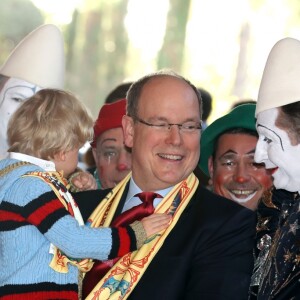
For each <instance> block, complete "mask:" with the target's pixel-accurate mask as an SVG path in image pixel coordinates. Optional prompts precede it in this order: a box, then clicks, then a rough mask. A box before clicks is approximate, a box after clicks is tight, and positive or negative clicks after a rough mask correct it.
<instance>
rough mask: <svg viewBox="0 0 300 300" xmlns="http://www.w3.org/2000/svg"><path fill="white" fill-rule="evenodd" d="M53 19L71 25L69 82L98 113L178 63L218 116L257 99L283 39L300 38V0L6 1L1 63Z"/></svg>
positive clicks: (0, 9)
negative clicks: (118, 91)
mask: <svg viewBox="0 0 300 300" xmlns="http://www.w3.org/2000/svg"><path fill="white" fill-rule="evenodd" d="M45 23H53V24H56V25H57V26H59V28H60V29H61V30H62V31H63V34H64V37H65V53H66V62H67V76H66V83H65V87H66V89H68V90H70V91H72V92H74V93H75V94H76V95H77V96H79V97H80V99H82V101H83V102H84V103H85V104H86V105H87V106H88V107H89V109H90V111H91V112H92V114H93V115H94V117H95V118H96V116H97V114H98V111H99V108H100V107H101V105H102V104H103V101H104V98H105V97H106V95H107V94H108V93H109V92H110V91H111V90H112V89H113V88H115V86H116V85H118V84H120V83H121V82H124V81H131V80H135V79H137V78H139V77H140V76H142V75H144V74H145V73H148V72H152V71H155V70H158V69H161V68H170V69H173V70H175V71H177V72H178V73H180V74H182V75H183V76H185V77H187V78H188V79H190V80H191V81H192V82H193V83H194V84H195V85H196V86H198V87H202V88H205V89H206V90H208V91H209V92H210V93H211V94H212V96H213V99H214V103H213V113H212V115H211V117H210V119H209V120H210V121H212V120H214V119H215V118H217V117H219V116H221V115H222V114H224V113H226V112H227V110H228V109H229V108H230V106H231V105H232V104H233V103H234V102H235V101H237V100H238V99H241V98H252V99H255V98H256V96H257V91H258V87H259V82H260V79H261V75H262V72H263V68H264V65H265V62H266V59H267V55H268V53H269V51H270V49H271V47H272V46H273V45H274V44H275V42H277V41H278V40H279V39H281V38H283V37H286V36H291V37H294V38H298V39H300V1H298V0H227V1H223V0H151V1H150V0H70V1H67V0H60V1H57V0H32V1H30V0H1V1H0V64H2V63H3V62H4V61H5V59H6V58H7V56H8V55H9V53H10V51H11V50H12V49H13V48H14V47H15V46H16V44H17V43H18V42H19V41H20V40H21V39H22V38H23V37H24V36H26V35H27V34H28V33H29V32H31V31H32V30H33V29H35V28H36V27H37V26H39V25H41V24H45Z"/></svg>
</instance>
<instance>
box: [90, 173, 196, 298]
mask: <svg viewBox="0 0 300 300" xmlns="http://www.w3.org/2000/svg"><path fill="white" fill-rule="evenodd" d="M130 177H131V174H129V175H128V176H127V177H126V178H124V179H123V181H121V182H120V183H119V184H118V185H117V186H116V187H115V188H114V189H113V190H112V191H111V192H110V193H109V194H108V195H107V196H106V197H105V200H103V201H102V202H101V203H100V204H99V205H98V207H97V208H96V209H95V211H94V212H93V213H92V215H91V217H90V222H91V226H92V227H98V226H109V225H110V223H111V221H112V218H113V216H114V213H115V211H116V208H117V206H118V203H119V201H120V199H121V196H122V194H123V192H124V189H125V186H126V184H127V182H128V181H129V179H130ZM198 184H199V181H198V179H197V178H196V176H195V175H194V174H191V175H190V176H189V177H188V178H187V179H186V180H183V181H182V182H180V183H178V184H177V185H176V186H174V188H173V189H172V190H171V191H170V192H169V193H168V194H167V195H166V197H165V198H164V199H163V200H162V201H161V203H160V204H159V205H158V206H157V208H156V209H155V213H169V214H172V215H173V218H172V220H171V221H170V224H169V226H168V227H167V228H166V229H165V230H163V231H162V232H160V233H159V234H156V235H154V236H152V237H150V238H149V239H148V240H147V241H145V243H144V245H143V246H142V247H141V248H140V249H139V250H136V251H133V252H130V253H128V254H126V255H124V256H123V257H122V258H120V260H119V261H118V262H117V263H116V264H115V265H114V266H113V267H112V268H111V269H110V270H109V271H108V272H107V274H106V275H105V276H104V278H102V280H100V281H99V283H98V284H97V285H96V286H95V288H94V289H93V290H92V292H91V293H90V294H89V295H88V297H87V298H86V299H87V300H96V299H99V300H106V299H110V300H113V299H118V300H121V299H127V297H128V296H129V295H130V293H131V292H132V290H133V289H134V287H135V286H136V284H137V283H138V282H139V280H140V279H141V277H142V276H143V274H144V272H145V271H146V269H147V267H148V266H149V264H150V263H151V261H152V259H153V258H154V257H155V255H156V253H157V252H158V251H159V249H160V248H161V246H162V245H163V243H164V241H165V239H166V238H167V236H168V234H169V233H170V232H171V231H172V229H173V227H174V226H175V225H176V223H177V221H178V219H179V217H180V215H181V213H182V212H183V211H184V209H185V207H186V206H187V204H188V203H189V201H190V199H191V198H192V196H193V195H194V193H195V190H196V189H197V186H198Z"/></svg>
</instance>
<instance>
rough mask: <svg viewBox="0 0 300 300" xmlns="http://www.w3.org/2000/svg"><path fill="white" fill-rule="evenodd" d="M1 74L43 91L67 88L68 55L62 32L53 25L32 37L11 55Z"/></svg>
mask: <svg viewBox="0 0 300 300" xmlns="http://www.w3.org/2000/svg"><path fill="white" fill-rule="evenodd" d="M0 74H3V75H6V76H8V77H15V78H18V79H22V80H25V81H27V82H30V83H33V84H35V85H38V86H39V87H42V88H58V89H61V88H63V87H64V77H65V55H64V40H63V36H62V33H61V31H60V30H59V29H58V28H57V27H56V26H55V25H52V24H46V25H42V26H40V27H38V28H37V29H35V30H34V31H32V32H31V33H29V34H28V35H27V36H26V37H25V38H24V39H23V40H22V41H21V42H20V43H19V44H18V45H17V46H16V47H15V48H14V50H13V51H12V53H11V54H10V56H9V57H8V59H7V60H6V62H5V63H4V64H3V66H2V67H1V69H0Z"/></svg>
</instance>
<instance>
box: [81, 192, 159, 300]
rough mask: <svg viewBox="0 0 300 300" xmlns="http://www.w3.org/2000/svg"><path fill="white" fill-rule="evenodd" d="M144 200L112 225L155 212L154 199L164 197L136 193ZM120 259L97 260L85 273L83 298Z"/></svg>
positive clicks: (131, 220) (118, 225)
mask: <svg viewBox="0 0 300 300" xmlns="http://www.w3.org/2000/svg"><path fill="white" fill-rule="evenodd" d="M135 197H139V198H140V199H141V201H142V203H141V204H139V205H137V206H134V207H132V208H130V209H129V210H127V211H125V212H123V213H122V214H120V215H119V216H117V217H116V218H115V220H114V221H113V222H112V223H111V225H110V226H111V227H120V226H125V225H129V224H131V223H133V222H134V221H137V220H138V221H139V220H141V219H143V218H144V217H147V216H149V215H151V214H152V213H153V212H154V206H153V200H154V199H155V198H162V196H161V195H159V194H157V193H153V192H142V193H139V194H136V195H135ZM118 260H119V257H117V258H115V259H113V260H109V261H104V262H103V261H99V260H95V262H94V265H93V267H92V269H91V270H90V271H89V272H87V273H86V274H85V277H84V279H83V283H82V298H83V299H85V298H86V297H87V296H88V295H89V293H90V292H91V291H92V289H93V288H94V287H95V286H96V285H97V283H98V282H99V281H100V280H101V279H102V277H103V276H104V275H105V274H106V273H107V271H108V270H109V269H110V268H111V267H112V266H113V265H114V264H115V263H116V262H117V261H118Z"/></svg>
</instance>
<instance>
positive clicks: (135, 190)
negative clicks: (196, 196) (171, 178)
mask: <svg viewBox="0 0 300 300" xmlns="http://www.w3.org/2000/svg"><path fill="white" fill-rule="evenodd" d="M172 188H173V186H171V187H168V188H166V189H163V190H158V191H154V192H155V193H157V194H160V195H161V196H162V197H163V198H164V197H165V196H166V195H167V194H168V193H169V192H170V191H171V189H172ZM141 192H143V191H142V190H141V189H140V188H139V187H138V186H137V184H136V183H135V182H134V180H133V178H132V177H131V178H130V182H129V190H128V193H127V198H126V199H127V200H129V199H131V198H133V197H134V195H136V194H137V193H141ZM151 192H152V191H151Z"/></svg>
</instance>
